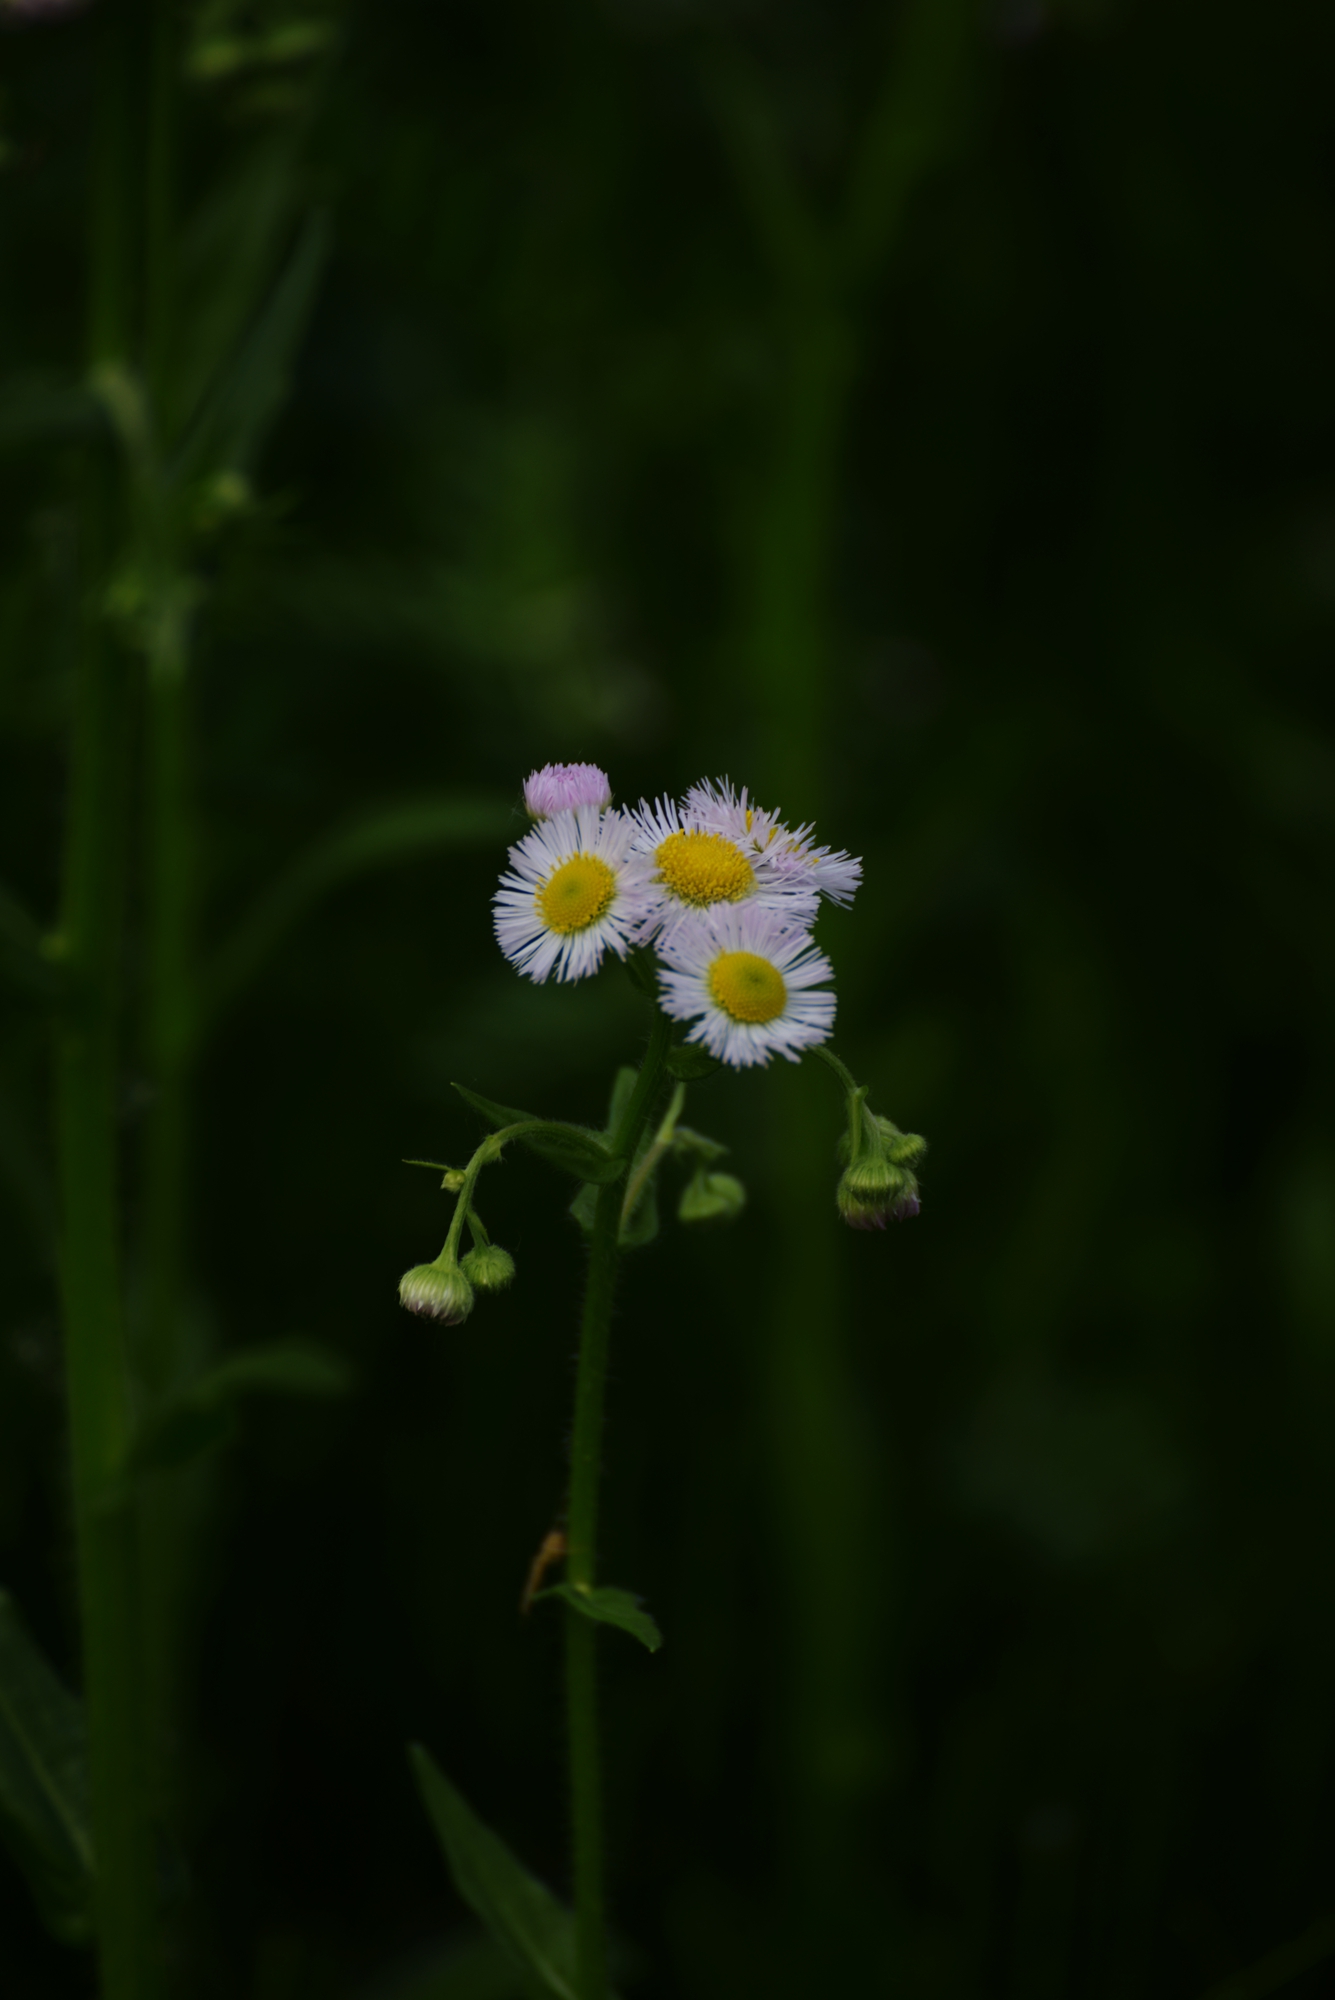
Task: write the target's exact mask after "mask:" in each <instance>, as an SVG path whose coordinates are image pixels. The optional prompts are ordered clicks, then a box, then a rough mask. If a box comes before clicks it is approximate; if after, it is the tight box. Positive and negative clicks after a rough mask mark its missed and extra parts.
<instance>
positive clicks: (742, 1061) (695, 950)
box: [658, 903, 834, 1069]
mask: <svg viewBox="0 0 1335 2000" xmlns="http://www.w3.org/2000/svg"><path fill="white" fill-rule="evenodd" d="M658 950H659V954H660V956H661V957H662V959H663V961H664V968H663V970H662V972H661V973H660V975H659V984H660V990H661V994H662V1001H663V1010H664V1012H665V1013H668V1014H671V1015H672V1017H673V1018H674V1020H678V1021H694V1022H695V1026H694V1027H693V1028H692V1029H691V1030H690V1032H689V1034H688V1035H687V1037H686V1039H687V1041H688V1042H702V1043H703V1044H704V1046H705V1047H706V1048H707V1049H708V1050H709V1053H710V1054H711V1055H712V1056H715V1057H717V1059H718V1061H719V1062H725V1063H730V1064H731V1065H732V1067H733V1068H734V1069H747V1068H749V1067H750V1066H751V1065H752V1064H753V1063H767V1062H768V1061H769V1059H770V1057H771V1056H772V1055H775V1054H778V1055H782V1056H787V1058H788V1060H789V1061H790V1062H797V1061H798V1059H799V1058H800V1056H801V1054H802V1051H803V1049H810V1048H814V1047H815V1046H816V1044H817V1043H818V1042H824V1041H828V1040H829V1038H830V1033H831V1030H832V1029H833V1027H834V995H833V993H830V992H826V991H817V990H815V989H817V988H819V987H820V983H821V981H822V980H825V979H831V978H833V976H834V972H833V968H832V966H831V964H830V961H829V959H828V958H826V956H825V954H824V952H823V951H820V950H818V949H817V947H816V946H815V945H814V944H813V943H812V940H811V937H810V935H809V933H808V932H806V931H804V930H799V929H797V928H795V927H794V926H793V925H792V924H790V923H788V922H787V921H786V920H785V918H784V916H783V914H782V912H781V911H778V910H767V909H765V908H763V907H762V906H761V905H760V904H757V903H743V904H741V905H740V906H739V907H738V908H736V909H714V910H706V911H702V912H700V914H698V915H693V916H688V917H684V918H683V919H682V921H681V922H680V923H679V924H677V925H676V926H675V927H674V928H673V930H672V931H671V933H670V934H669V935H668V936H666V937H664V938H663V939H661V940H660V942H659V946H658Z"/></svg>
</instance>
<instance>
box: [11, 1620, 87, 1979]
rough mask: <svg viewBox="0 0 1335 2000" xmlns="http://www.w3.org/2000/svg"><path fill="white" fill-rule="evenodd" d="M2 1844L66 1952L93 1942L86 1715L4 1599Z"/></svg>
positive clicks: (44, 1919)
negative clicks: (20, 1871) (76, 1946)
mask: <svg viewBox="0 0 1335 2000" xmlns="http://www.w3.org/2000/svg"><path fill="white" fill-rule="evenodd" d="M0 1836H3V1838H4V1842H5V1845H6V1846H7V1847H8V1848H9V1850H10V1853H11V1854H12V1855H13V1856H14V1859H15V1860H16V1861H17V1862H18V1865H19V1867H20V1868H21V1869H22V1870H23V1872H24V1874H25V1875H26V1876H27V1878H28V1885H29V1887H30V1888H31V1890H32V1893H33V1896H34V1898H35V1900H36V1903H37V1907H38V1909H39V1910H40V1912H41V1915H42V1920H43V1922H44V1923H45V1924H46V1925H47V1928H48V1929H49V1930H51V1931H52V1932H53V1933H54V1934H55V1936H56V1937H58V1938H59V1939H60V1940H61V1941H62V1943H64V1944H83V1943H85V1942H86V1941H87V1940H88V1939H89V1938H90V1937H91V1935H92V1922H93V1917H92V1900H93V1843H92V1835H91V1833H90V1832H89V1827H88V1766H87V1753H86V1751H85V1747H84V1725H83V1710H82V1707H81V1706H80V1704H79V1703H78V1702H77V1701H76V1700H75V1698H74V1696H73V1695H72V1694H70V1693H69V1692H68V1691H67V1689H65V1688H64V1687H62V1686H61V1684H60V1682H59V1681H58V1680H57V1679H56V1676H55V1674H54V1673H53V1672H52V1671H51V1668H50V1667H49V1666H48V1665H47V1663H46V1661H45V1659H44V1658H43V1657H42V1655H41V1653H39V1652H38V1650H37V1648H36V1646H35V1645H34V1644H33V1642H32V1640H31V1639H30V1638H29V1636H28V1633H27V1631H26V1630H25V1628H24V1625H23V1622H22V1620H21V1619H20V1617H19V1615H18V1611H17V1609H16V1607H15V1605H14V1601H13V1599H12V1598H11V1597H10V1596H9V1595H8V1593H7V1592H5V1591H0Z"/></svg>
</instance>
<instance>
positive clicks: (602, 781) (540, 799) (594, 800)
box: [524, 764, 612, 819]
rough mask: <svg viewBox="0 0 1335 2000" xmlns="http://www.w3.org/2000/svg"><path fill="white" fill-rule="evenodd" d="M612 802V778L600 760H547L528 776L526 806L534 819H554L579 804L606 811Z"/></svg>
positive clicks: (572, 809)
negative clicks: (558, 762) (597, 761)
mask: <svg viewBox="0 0 1335 2000" xmlns="http://www.w3.org/2000/svg"><path fill="white" fill-rule="evenodd" d="M611 803H612V786H611V781H610V780H609V778H608V775H607V773H606V771H600V770H599V769H598V766H597V765H596V764H544V765H543V767H542V769H541V770H540V771H531V772H530V773H529V775H528V777H527V778H525V780H524V809H525V811H526V812H527V813H528V816H529V818H530V819H550V818H551V816H552V814H553V813H560V812H574V810H575V808H576V807H577V806H596V807H597V809H598V811H599V812H606V810H607V808H608V806H610V805H611Z"/></svg>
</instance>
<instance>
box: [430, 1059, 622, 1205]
mask: <svg viewBox="0 0 1335 2000" xmlns="http://www.w3.org/2000/svg"><path fill="white" fill-rule="evenodd" d="M454 1088H455V1089H456V1090H457V1091H458V1093H459V1095H460V1097H462V1098H463V1100H464V1102H465V1103H466V1104H471V1105H472V1107H473V1109H474V1111H480V1112H481V1114H482V1116H483V1117H484V1118H485V1119H486V1120H487V1123H488V1124H489V1125H494V1126H495V1127H496V1129H497V1130H498V1131H499V1130H500V1129H501V1128H502V1127H503V1126H505V1125H522V1124H525V1123H527V1124H529V1125H530V1128H531V1129H530V1130H529V1131H527V1132H517V1133H516V1134H515V1137H516V1139H517V1140H518V1141H519V1142H520V1144H521V1145H525V1146H527V1147H529V1149H530V1150H531V1151H532V1152H534V1153H537V1154H538V1155H539V1156H540V1157H541V1158H542V1159H544V1160H546V1161H547V1162H548V1164H549V1165H550V1166H553V1167H561V1168H562V1169H563V1170H564V1171H565V1172H566V1173H568V1174H574V1175H575V1176H576V1177H577V1178H578V1179H579V1180H582V1181H594V1182H597V1183H599V1184H601V1183H602V1182H604V1181H614V1180H617V1179H618V1178H619V1177H620V1174H621V1169H622V1165H623V1162H622V1161H621V1160H619V1159H618V1158H617V1156H616V1154H615V1153H610V1152H609V1151H608V1150H607V1147H606V1146H605V1145H604V1143H603V1140H602V1138H601V1137H600V1135H599V1134H598V1133H597V1132H591V1131H589V1129H588V1127H587V1126H585V1125H563V1124H561V1123H559V1122H558V1121H557V1120H555V1119H547V1118H537V1119H535V1118H534V1117H533V1114H532V1112H531V1111H516V1110H514V1109H513V1108H512V1107H511V1106H510V1105H506V1104H497V1103H495V1102H494V1100H493V1099H491V1098H490V1097H480V1096H479V1095H478V1093H477V1091H475V1090H468V1089H466V1088H465V1086H464V1085H463V1084H462V1083H456V1084H455V1085H454Z"/></svg>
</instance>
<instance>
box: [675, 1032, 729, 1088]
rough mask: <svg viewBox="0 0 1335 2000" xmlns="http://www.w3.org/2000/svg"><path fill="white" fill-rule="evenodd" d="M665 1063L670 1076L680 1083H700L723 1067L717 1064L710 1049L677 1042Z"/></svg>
mask: <svg viewBox="0 0 1335 2000" xmlns="http://www.w3.org/2000/svg"><path fill="white" fill-rule="evenodd" d="M663 1061H664V1066H665V1068H666V1069H667V1073H668V1075H669V1076H673V1077H676V1079H677V1081H678V1082H679V1083H700V1082H701V1081H702V1080H703V1079H704V1078H705V1077H707V1076H713V1075H714V1074H715V1072H716V1071H717V1070H720V1069H721V1068H722V1067H723V1065H722V1064H721V1063H718V1062H715V1060H714V1058H713V1056H711V1055H710V1053H709V1051H708V1049H703V1048H701V1047H699V1045H698V1044H697V1043H695V1042H675V1043H674V1044H673V1046H672V1047H671V1048H670V1049H669V1050H668V1052H667V1054H666V1056H665V1057H664V1058H663Z"/></svg>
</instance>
